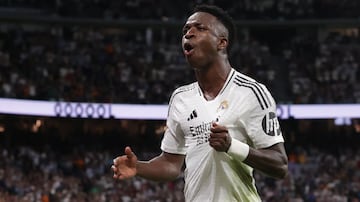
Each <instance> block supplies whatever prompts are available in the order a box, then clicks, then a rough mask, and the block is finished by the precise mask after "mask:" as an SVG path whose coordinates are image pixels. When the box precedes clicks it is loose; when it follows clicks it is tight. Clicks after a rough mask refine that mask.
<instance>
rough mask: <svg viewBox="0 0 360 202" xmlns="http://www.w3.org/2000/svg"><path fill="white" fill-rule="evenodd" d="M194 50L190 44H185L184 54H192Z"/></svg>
mask: <svg viewBox="0 0 360 202" xmlns="http://www.w3.org/2000/svg"><path fill="white" fill-rule="evenodd" d="M193 49H194V47H193V46H192V45H191V44H190V43H185V44H184V53H185V54H186V55H188V54H190V53H191V52H192V50H193Z"/></svg>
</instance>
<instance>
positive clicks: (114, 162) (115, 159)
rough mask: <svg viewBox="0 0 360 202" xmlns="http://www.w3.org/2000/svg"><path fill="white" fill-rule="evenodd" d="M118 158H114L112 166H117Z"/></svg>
mask: <svg viewBox="0 0 360 202" xmlns="http://www.w3.org/2000/svg"><path fill="white" fill-rule="evenodd" d="M118 158H119V157H116V158H114V160H113V164H114V165H115V166H117V165H118V163H117V160H118Z"/></svg>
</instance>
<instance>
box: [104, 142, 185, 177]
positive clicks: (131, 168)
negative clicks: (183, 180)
mask: <svg viewBox="0 0 360 202" xmlns="http://www.w3.org/2000/svg"><path fill="white" fill-rule="evenodd" d="M184 159H185V156H184V155H178V154H170V153H166V152H163V153H162V154H160V155H159V156H157V157H155V158H153V159H151V160H150V161H138V159H137V156H136V155H135V154H134V153H133V152H132V150H131V148H130V147H126V148H125V155H122V156H119V157H117V158H115V159H114V164H113V165H112V166H111V168H112V170H113V172H114V175H113V177H114V178H115V179H120V180H121V179H128V178H131V177H134V176H135V175H137V176H140V177H143V178H146V179H150V180H155V181H171V180H174V179H176V177H178V176H179V174H180V173H181V168H182V166H183V163H184Z"/></svg>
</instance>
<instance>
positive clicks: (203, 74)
mask: <svg viewBox="0 0 360 202" xmlns="http://www.w3.org/2000/svg"><path fill="white" fill-rule="evenodd" d="M230 71H231V66H230V64H229V62H228V61H227V62H224V63H221V64H216V65H212V66H210V67H209V68H203V69H196V70H195V76H196V78H197V81H198V83H199V86H200V88H201V90H202V92H203V94H204V98H205V99H206V100H213V99H214V98H215V97H216V96H217V95H218V94H219V92H220V90H221V89H222V87H223V86H224V83H225V81H226V78H227V76H228V75H229V73H230Z"/></svg>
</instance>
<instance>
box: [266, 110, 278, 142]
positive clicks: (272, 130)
mask: <svg viewBox="0 0 360 202" xmlns="http://www.w3.org/2000/svg"><path fill="white" fill-rule="evenodd" d="M262 128H263V130H264V132H265V133H266V134H267V135H270V136H278V135H281V129H280V124H279V120H278V118H277V116H276V114H275V113H274V112H269V113H268V114H266V115H265V116H264V118H263V120H262Z"/></svg>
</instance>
